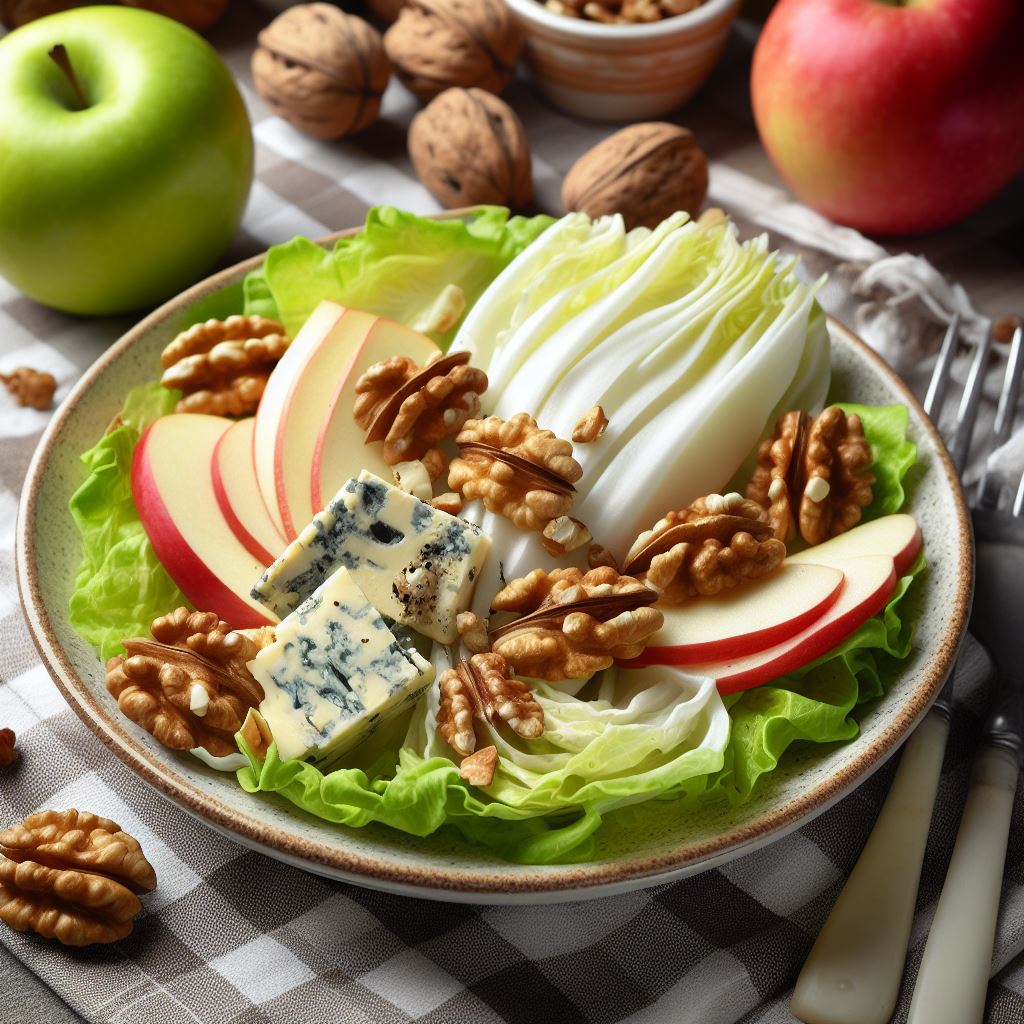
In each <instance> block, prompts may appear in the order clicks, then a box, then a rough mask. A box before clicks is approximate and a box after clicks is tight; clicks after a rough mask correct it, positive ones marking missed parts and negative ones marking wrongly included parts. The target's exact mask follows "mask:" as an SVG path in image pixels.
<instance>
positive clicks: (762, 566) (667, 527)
mask: <svg viewBox="0 0 1024 1024" xmlns="http://www.w3.org/2000/svg"><path fill="white" fill-rule="evenodd" d="M767 520H768V516H767V513H766V512H765V511H764V510H763V509H762V508H761V507H760V506H759V505H758V504H757V503H756V502H755V501H752V500H750V499H745V498H743V496H742V495H740V494H735V493H734V494H726V495H721V494H709V495H707V496H706V497H704V498H698V499H697V501H695V502H694V503H693V504H692V505H689V506H687V507H686V508H684V509H680V510H679V511H676V512H669V513H668V515H666V516H664V517H663V518H662V519H660V520H659V521H658V522H657V523H656V524H655V525H654V527H653V529H651V530H648V531H646V532H645V533H642V534H640V536H639V537H637V539H636V541H634V543H633V546H632V547H631V548H630V550H629V554H628V555H627V556H626V564H625V566H624V569H625V571H626V572H628V573H632V574H634V575H636V576H638V577H639V578H641V579H643V580H644V582H645V583H646V584H647V586H649V587H652V588H653V589H654V590H655V591H657V592H658V594H659V595H660V600H661V601H662V602H663V603H665V604H682V603H683V602H684V601H686V600H687V599H689V598H691V597H697V596H701V597H710V596H713V595H715V594H720V593H722V592H723V591H725V590H730V589H732V588H733V587H735V586H737V585H738V584H740V583H742V582H744V581H747V580H753V579H759V578H761V577H762V576H767V575H769V574H770V573H772V572H774V571H775V570H776V569H777V568H778V567H779V566H780V565H781V564H782V561H783V559H784V558H785V557H786V545H785V543H784V542H783V541H781V540H778V539H776V538H775V537H774V536H773V532H774V531H773V528H772V526H771V524H770V523H769V522H768V521H767Z"/></svg>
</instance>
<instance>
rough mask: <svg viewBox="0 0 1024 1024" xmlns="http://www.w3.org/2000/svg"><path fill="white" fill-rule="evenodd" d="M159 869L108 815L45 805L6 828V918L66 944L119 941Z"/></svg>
mask: <svg viewBox="0 0 1024 1024" xmlns="http://www.w3.org/2000/svg"><path fill="white" fill-rule="evenodd" d="M155 887H156V873H155V872H154V871H153V868H152V865H151V864H150V863H149V861H148V860H147V859H146V856H145V854H144V853H143V852H142V848H141V847H140V846H139V843H138V841H137V840H136V839H134V838H133V837H132V836H130V835H128V834H127V833H125V832H123V831H122V830H121V828H120V826H119V825H117V824H116V823H115V822H113V821H111V820H110V819H109V818H102V817H99V816H98V815H95V814H90V813H88V812H86V811H77V810H74V809H72V810H67V811H39V812H37V813H36V814H32V815H30V816H29V817H28V818H26V819H25V820H24V821H23V822H21V823H20V824H18V825H14V826H12V827H11V828H9V829H7V830H6V831H4V832H0V920H2V921H4V922H6V923H7V924H8V925H10V927H12V928H14V929H15V930H16V931H19V932H28V931H32V932H36V933H37V934H38V935H41V936H43V938H47V939H57V940H58V941H60V942H62V943H64V945H66V946H88V945H92V944H93V943H105V942H116V941H117V940H118V939H123V938H124V937H125V936H126V935H128V934H129V932H131V930H132V921H133V919H134V917H135V916H136V914H138V912H139V911H140V910H141V909H142V904H141V902H140V900H139V894H140V893H147V892H151V891H152V890H153V889H154V888H155Z"/></svg>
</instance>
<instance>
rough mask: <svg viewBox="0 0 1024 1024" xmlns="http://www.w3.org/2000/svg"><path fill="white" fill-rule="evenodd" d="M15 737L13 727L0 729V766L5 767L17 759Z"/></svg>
mask: <svg viewBox="0 0 1024 1024" xmlns="http://www.w3.org/2000/svg"><path fill="white" fill-rule="evenodd" d="M17 739H18V738H17V736H15V735H14V730H13V729H0V768H7V767H9V766H10V765H12V764H14V762H15V761H17V760H18V751H17V749H16V748H15V744H16V743H17Z"/></svg>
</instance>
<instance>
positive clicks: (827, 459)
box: [747, 405, 875, 544]
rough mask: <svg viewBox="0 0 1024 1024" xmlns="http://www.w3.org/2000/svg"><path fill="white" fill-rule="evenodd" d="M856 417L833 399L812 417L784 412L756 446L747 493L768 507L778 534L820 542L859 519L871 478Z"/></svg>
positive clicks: (867, 499)
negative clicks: (754, 463) (754, 462)
mask: <svg viewBox="0 0 1024 1024" xmlns="http://www.w3.org/2000/svg"><path fill="white" fill-rule="evenodd" d="M872 459H873V456H872V452H871V445H870V444H868V441H867V438H866V437H865V436H864V428H863V426H862V424H861V421H860V417H859V416H856V415H854V414H849V415H847V414H846V413H845V412H844V411H843V410H842V409H841V408H840V407H839V406H838V405H831V406H829V407H828V408H827V409H825V410H823V411H822V412H821V413H820V414H819V415H818V416H816V417H814V418H813V419H812V418H811V417H809V416H808V415H807V414H806V413H803V412H799V411H797V410H794V411H791V412H787V413H784V414H783V415H782V416H780V417H779V419H778V421H777V422H776V424H775V432H774V433H773V434H772V436H771V437H770V438H768V439H767V440H766V441H765V442H764V443H763V444H762V445H761V447H760V448H759V449H758V453H757V467H756V468H755V470H754V474H753V476H752V477H751V479H750V482H749V483H748V484H747V497H748V498H750V499H752V500H754V501H756V502H757V503H758V504H759V505H760V506H761V507H762V508H764V509H765V510H766V511H767V515H768V521H769V522H770V523H771V524H772V527H773V528H774V531H775V536H776V537H777V538H778V539H779V540H783V541H784V540H788V539H790V538H791V537H793V536H795V534H796V533H797V532H799V534H800V536H802V537H803V539H804V540H805V541H807V543H808V544H820V543H822V541H825V540H828V538H829V537H835V536H836V535H837V534H840V533H845V532H846V531H847V530H849V529H851V528H852V527H854V526H856V525H857V523H859V522H860V519H861V515H862V514H863V510H864V508H866V507H867V506H868V505H870V504H871V500H872V496H873V491H872V487H873V484H874V482H875V478H874V477H873V476H872V475H871V473H870V472H869V470H870V468H871V463H872Z"/></svg>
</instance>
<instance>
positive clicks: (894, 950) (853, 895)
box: [791, 318, 1024, 1024]
mask: <svg viewBox="0 0 1024 1024" xmlns="http://www.w3.org/2000/svg"><path fill="white" fill-rule="evenodd" d="M958 333H959V321H958V319H957V318H954V319H953V322H952V323H951V324H950V326H949V329H948V330H947V332H946V336H945V339H944V340H943V344H942V348H941V350H940V352H939V358H938V360H937V361H936V364H935V370H934V371H933V374H932V380H931V384H930V386H929V388H928V392H927V396H926V398H925V412H927V413H928V415H929V416H930V417H931V419H932V420H933V421H934V422H938V420H939V417H940V415H941V413H942V407H943V404H944V402H945V399H946V396H947V392H948V390H949V383H950V380H951V371H952V365H953V357H954V355H955V352H956V345H957V340H958ZM991 349H992V336H991V331H989V333H988V335H987V336H986V338H985V340H984V342H983V343H982V344H981V345H979V346H978V348H977V349H976V350H975V353H974V358H973V359H972V361H971V366H970V369H969V371H968V375H967V381H966V383H965V386H964V391H963V394H962V396H961V400H960V403H959V406H958V409H957V415H956V421H955V424H954V427H953V433H952V437H951V440H950V443H949V448H950V454H951V455H952V457H953V461H954V464H955V466H956V468H957V470H958V472H960V473H962V472H963V469H964V466H965V464H966V462H967V455H968V451H969V448H970V442H971V437H972V435H973V433H974V427H975V423H976V421H977V414H978V408H979V406H980V403H981V395H982V386H983V383H984V376H985V369H986V367H987V365H988V361H989V357H990V354H991ZM1022 371H1024V330H1021V329H1018V330H1017V331H1016V333H1015V334H1014V338H1013V342H1012V345H1011V350H1010V358H1009V360H1008V363H1007V370H1006V374H1005V376H1004V380H1003V386H1002V390H1001V393H1000V398H999V406H998V412H997V417H996V426H995V429H994V430H993V434H992V437H991V438H990V439H989V446H988V450H989V451H990V452H991V451H994V450H995V448H996V447H997V446H998V445H1000V444H1002V443H1003V442H1004V441H1005V440H1006V439H1008V437H1009V435H1010V431H1011V430H1012V424H1013V411H1014V407H1015V404H1016V399H1017V396H1018V394H1019V390H1020V382H1021V373H1022ZM1004 484H1005V480H999V479H997V478H996V476H995V474H993V473H989V472H986V474H985V476H984V478H983V480H982V483H981V486H980V488H979V493H978V500H977V504H979V505H985V507H986V508H987V509H991V508H994V507H995V505H996V504H998V498H999V495H1000V494H1001V493H1002V490H1003V486H1004ZM1021 506H1024V482H1022V485H1021V488H1020V489H1019V491H1018V495H1017V499H1016V501H1015V504H1014V508H1015V510H1016V512H1015V514H1016V515H1018V516H1019V515H1020V511H1021ZM986 514H991V515H994V514H995V513H992V512H986ZM999 517H1000V519H1008V518H1009V517H1008V516H1006V515H1005V514H1000V516H999ZM1022 550H1024V549H1022ZM954 675H955V672H951V673H950V676H949V679H948V680H947V681H946V684H945V685H944V686H943V688H942V690H941V692H940V693H939V696H938V697H937V699H936V700H935V703H934V704H933V705H932V708H931V710H930V711H929V712H928V714H927V715H926V716H925V718H924V719H923V720H922V722H921V724H920V725H919V726H918V727H917V729H916V730H915V731H914V734H913V735H912V736H911V738H910V739H909V740H908V741H907V744H906V746H905V747H904V750H903V754H902V756H901V759H900V764H899V768H898V769H897V772H896V776H895V778H894V779H893V783H892V787H891V788H890V790H889V795H888V796H887V798H886V801H885V804H884V805H883V807H882V810H881V813H880V814H879V817H878V820H877V822H876V823H875V827H874V829H873V830H872V832H871V835H870V836H869V837H868V841H867V843H866V844H865V846H864V849H863V850H862V851H861V855H860V857H859V859H858V861H857V863H856V865H855V866H854V869H853V871H852V873H851V874H850V877H849V879H848V880H847V882H846V885H845V886H844V888H843V891H842V892H841V893H840V895H839V899H838V900H837V901H836V904H835V906H834V907H833V909H832V913H831V914H830V915H829V918H828V920H827V921H826V922H825V925H824V927H823V928H822V930H821V933H820V934H819V936H818V939H817V941H816V942H815V944H814V946H813V948H812V949H811V952H810V954H809V955H808V958H807V961H806V962H805V964H804V967H803V970H802V971H801V973H800V976H799V978H798V979H797V983H796V988H795V990H794V993H793V1000H792V1003H791V1009H792V1011H793V1014H794V1016H796V1017H797V1018H798V1019H799V1020H802V1021H804V1022H806V1024H885V1022H886V1021H888V1020H889V1019H890V1017H891V1016H892V1012H893V1009H894V1008H895V1005H896V1000H897V999H898V997H899V991H900V983H901V980H902V977H903V968H904V964H905V961H906V955H907V944H908V941H909V938H910V929H911V926H912V924H913V915H914V904H915V902H916V897H917V890H918V885H919V883H920V878H921V865H922V862H923V859H924V851H925V844H926V842H927V838H928V829H929V826H930V823H931V817H932V811H933V808H934V804H935V796H936V793H937V790H938V783H939V775H940V773H941V769H942V759H943V754H944V752H945V747H946V739H947V737H948V735H949V723H950V719H951V717H952V712H953V678H954ZM1003 724H1004V725H1005V724H1006V722H1005V721H1004V723H1003ZM986 756H987V755H979V763H980V761H981V759H982V758H983V757H986ZM995 756H996V757H997V759H999V760H1000V764H1001V765H1003V766H1004V767H1006V771H1005V772H1004V778H1003V781H1005V777H1006V776H1007V773H1008V772H1009V768H1008V767H1007V765H1008V761H1007V760H1006V758H1007V755H1006V751H1005V750H1001V751H1000V752H999V754H998V755H995ZM989 774H991V773H989ZM982 775H985V772H984V771H983V772H982ZM1015 784H1016V762H1015V763H1014V769H1013V785H1011V788H1010V803H1011V805H1012V792H1013V786H1015ZM986 792H987V790H986ZM973 796H974V790H972V797H973ZM990 802H991V801H990ZM1003 803H1005V800H1004V801H1003ZM976 804H977V800H974V801H973V803H972V802H971V801H969V808H968V809H971V808H973V806H974V805H976ZM1002 808H1003V804H1000V810H1002ZM977 818H978V815H977V814H976V813H974V812H973V811H972V815H971V816H970V817H969V816H968V814H967V811H965V815H964V823H965V825H964V828H965V829H966V828H967V825H968V824H969V823H970V822H972V821H974V820H976V819H977ZM1008 824H1009V817H1008V810H1007V816H1006V828H1008ZM1006 828H1003V830H1002V837H1001V839H1000V838H999V834H998V833H999V829H998V828H996V829H992V830H991V831H990V832H989V833H988V836H989V837H990V838H989V839H988V847H989V852H990V854H991V856H990V857H989V860H990V861H991V860H992V859H993V858H994V856H995V851H996V849H997V848H999V850H1001V853H1000V854H999V856H1000V860H999V864H998V865H996V868H997V870H995V875H994V880H995V884H996V887H995V896H994V900H995V908H996V909H998V884H997V883H998V880H999V879H1001V877H1002V857H1004V856H1005V849H1006ZM970 831H971V834H972V835H974V834H976V830H975V829H974V827H973V826H972V828H971V829H970ZM964 834H966V833H964ZM1000 843H1001V846H1000ZM958 848H959V841H958ZM973 856H976V854H974V853H972V854H970V855H968V854H964V855H962V856H961V857H960V858H959V861H958V866H959V864H960V863H962V862H963V861H964V858H965V857H973ZM954 859H956V855H955V854H954ZM960 877H961V872H960V870H959V869H958V871H957V872H954V871H953V863H952V862H951V866H950V873H949V880H948V882H947V890H948V891H949V892H950V893H952V892H953V891H954V889H956V890H959V889H960V884H959V879H960ZM945 891H946V890H944V894H945ZM944 898H945V897H944ZM947 903H948V901H947ZM958 904H959V901H958ZM986 907H987V908H988V907H989V905H986ZM961 909H962V908H961ZM973 909H974V910H980V909H981V908H980V906H976V907H974V908H973ZM958 912H959V911H958ZM964 912H965V913H966V911H964ZM938 920H939V918H938V915H937V916H936V921H937V922H938ZM979 920H980V918H979ZM994 927H995V910H992V912H991V914H990V915H988V916H987V917H986V918H985V921H984V922H982V923H981V925H980V927H979V929H978V930H977V931H976V932H975V935H976V937H978V936H981V935H982V933H984V932H985V931H986V929H987V934H988V942H987V946H986V945H985V943H984V941H981V942H980V945H979V944H978V943H977V942H976V946H978V949H977V950H976V953H977V956H976V957H975V959H976V960H979V958H981V957H987V958H988V959H987V960H986V961H985V966H984V971H983V974H982V975H981V977H982V978H983V979H984V980H983V981H982V982H981V999H982V1004H981V1005H982V1006H983V1005H984V993H985V986H986V984H987V981H988V963H989V961H990V960H991V953H992V939H993V934H994ZM933 930H934V931H935V934H938V929H937V924H936V925H934V926H933ZM953 938H954V941H955V938H956V937H955V935H954V936H953ZM929 946H930V947H931V948H933V949H934V950H935V951H936V952H935V953H934V954H933V955H932V956H931V958H929V956H928V954H926V962H927V964H928V969H927V970H926V963H922V968H921V974H920V976H919V977H920V979H921V980H920V982H919V991H921V992H924V991H925V989H926V988H927V989H929V990H930V989H931V988H932V987H933V983H935V984H934V987H935V989H936V990H938V984H937V982H936V976H935V974H934V973H933V971H932V969H931V966H930V965H931V964H932V963H936V964H938V963H939V962H941V961H945V959H946V955H945V954H946V952H947V950H946V947H943V951H942V952H941V953H940V952H939V949H940V947H939V945H935V946H934V947H933V946H932V943H931V942H930V943H929ZM979 962H980V960H979ZM937 970H938V971H941V970H945V971H946V973H947V976H948V973H949V971H948V964H946V965H945V967H944V968H941V969H937ZM968 987H969V986H968ZM942 990H943V991H944V993H945V994H944V996H943V998H944V999H947V1005H949V1006H955V1009H956V1012H955V1013H954V1015H953V1016H948V1017H947V1016H936V1015H935V1013H936V1012H937V1011H936V1010H934V1009H933V1005H934V1004H933V1003H932V1002H931V1001H930V1000H929V1001H928V1009H927V1011H926V1010H924V1009H922V1010H920V1011H917V1010H915V1011H914V1012H920V1013H922V1014H924V1016H919V1017H918V1018H917V1021H919V1022H920V1024H925V1022H927V1024H939V1022H940V1021H950V1022H955V1024H967V1022H968V1021H969V1020H971V1019H972V1018H971V1017H970V1016H963V1015H959V1016H958V1015H957V1014H958V1013H962V1005H963V1004H962V1003H960V1002H958V1001H956V1000H953V999H952V998H951V997H950V996H949V994H948V990H947V986H945V985H943V986H942ZM915 1004H916V1005H918V1006H922V1007H923V1006H924V1005H925V1002H924V997H923V996H922V997H920V998H918V997H915ZM977 1019H979V1020H980V1010H979V1016H978V1018H977Z"/></svg>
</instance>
